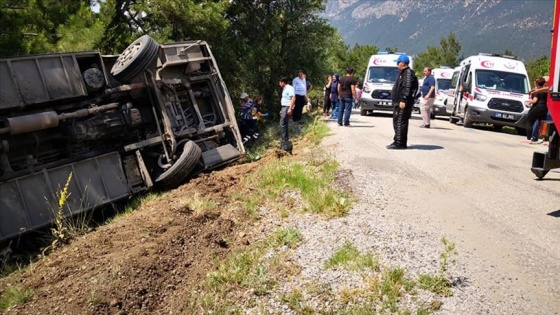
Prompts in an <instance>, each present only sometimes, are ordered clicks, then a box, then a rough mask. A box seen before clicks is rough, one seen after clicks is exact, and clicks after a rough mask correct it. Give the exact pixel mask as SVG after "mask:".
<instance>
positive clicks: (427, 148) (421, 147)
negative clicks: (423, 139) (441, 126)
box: [408, 144, 443, 151]
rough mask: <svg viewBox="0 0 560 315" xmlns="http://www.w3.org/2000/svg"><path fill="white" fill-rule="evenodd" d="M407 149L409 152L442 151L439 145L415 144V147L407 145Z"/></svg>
mask: <svg viewBox="0 0 560 315" xmlns="http://www.w3.org/2000/svg"><path fill="white" fill-rule="evenodd" d="M408 149H409V150H424V151H431V150H441V149H443V147H442V146H439V145H429V144H415V145H409V146H408Z"/></svg>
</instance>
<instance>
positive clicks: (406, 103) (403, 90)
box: [387, 54, 418, 150]
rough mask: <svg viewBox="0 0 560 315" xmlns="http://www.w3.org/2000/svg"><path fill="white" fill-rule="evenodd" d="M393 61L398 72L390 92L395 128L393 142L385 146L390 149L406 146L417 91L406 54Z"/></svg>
mask: <svg viewBox="0 0 560 315" xmlns="http://www.w3.org/2000/svg"><path fill="white" fill-rule="evenodd" d="M395 61H396V62H397V67H398V68H399V69H400V73H399V76H398V78H397V81H396V82H395V85H394V86H393V91H392V92H391V100H392V102H393V108H394V109H393V129H394V130H395V136H394V138H393V143H391V144H390V145H388V146H387V149H391V150H394V149H397V150H399V149H406V148H407V141H408V120H409V119H410V116H411V115H412V109H413V106H414V97H415V96H416V94H417V93H418V79H417V78H416V75H415V74H414V71H412V69H410V67H409V66H408V64H409V63H410V59H409V58H408V56H407V55H405V54H402V55H399V57H398V58H397V60H395Z"/></svg>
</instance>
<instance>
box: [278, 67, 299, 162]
mask: <svg viewBox="0 0 560 315" xmlns="http://www.w3.org/2000/svg"><path fill="white" fill-rule="evenodd" d="M288 81H289V79H288V78H287V77H284V78H282V79H280V81H278V85H279V86H280V87H281V88H282V94H281V98H280V105H281V110H280V137H281V139H280V147H281V148H282V149H284V150H285V151H288V152H291V143H290V137H289V134H288V121H289V118H290V116H292V113H293V110H294V106H295V103H296V95H295V91H294V88H293V87H292V86H291V85H289V84H288Z"/></svg>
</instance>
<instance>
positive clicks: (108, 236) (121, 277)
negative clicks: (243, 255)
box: [0, 163, 258, 314]
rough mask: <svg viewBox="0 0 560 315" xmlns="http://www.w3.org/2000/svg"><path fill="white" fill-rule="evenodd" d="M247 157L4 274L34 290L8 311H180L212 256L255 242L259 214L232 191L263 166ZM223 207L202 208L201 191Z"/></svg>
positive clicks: (2, 283) (2, 286)
mask: <svg viewBox="0 0 560 315" xmlns="http://www.w3.org/2000/svg"><path fill="white" fill-rule="evenodd" d="M255 164H258V163H251V164H242V165H237V166H232V167H228V168H226V169H224V170H221V171H215V172H212V173H211V174H202V175H199V176H198V177H197V178H195V179H193V180H191V181H190V182H189V183H187V184H185V185H183V186H181V187H179V188H177V189H175V190H173V191H170V192H169V193H167V194H165V195H164V196H162V197H161V198H158V199H157V200H153V201H150V202H147V203H145V204H144V205H142V206H141V207H140V208H139V209H137V210H135V211H134V212H133V213H132V214H130V215H128V216H126V217H123V218H120V219H118V220H116V221H115V222H114V223H111V224H108V225H105V226H103V227H101V228H99V229H97V230H96V231H94V232H91V233H88V234H87V235H85V236H83V237H80V238H78V239H76V240H74V241H73V242H72V243H71V244H70V245H68V246H65V247H63V248H61V249H58V250H55V251H54V252H53V253H51V254H50V255H49V256H47V257H44V258H42V259H40V260H39V261H37V262H35V263H33V264H32V265H31V266H30V267H28V268H27V269H26V270H25V271H24V272H22V273H18V274H12V275H10V276H8V277H6V278H4V279H0V293H1V292H3V291H4V290H6V288H7V287H8V286H15V287H19V288H24V289H27V290H32V292H33V294H32V296H31V298H30V299H29V300H28V301H27V302H26V303H24V304H21V305H18V306H15V307H13V308H11V309H8V310H7V311H6V313H7V314H50V313H55V314H116V313H122V314H156V313H170V312H172V311H175V312H180V309H181V307H182V306H183V305H184V304H185V303H186V301H187V300H188V296H189V295H190V294H191V289H192V288H193V287H194V286H195V285H196V284H197V283H198V282H199V281H200V280H202V279H203V278H204V277H205V276H206V274H207V272H208V271H209V269H210V268H211V265H212V262H213V261H215V260H216V259H217V260H219V259H221V258H223V257H224V256H225V255H227V254H228V253H229V252H230V251H231V250H232V249H234V248H235V247H237V246H246V245H248V244H250V243H251V241H252V240H251V238H252V234H251V231H250V226H251V223H252V220H253V219H251V218H250V217H248V216H247V215H246V213H245V211H244V209H240V208H239V207H236V206H235V205H231V204H230V201H229V197H230V196H231V195H232V194H233V193H242V192H241V191H239V187H241V186H240V185H239V183H240V182H241V181H243V180H244V179H245V178H246V175H247V174H248V173H249V172H251V170H252V169H254V168H255V167H256V165H255ZM196 192H198V193H200V195H201V196H205V197H208V198H211V199H212V200H213V201H215V202H217V203H218V205H219V208H220V211H219V212H214V213H205V214H202V215H196V214H194V213H193V212H192V209H189V207H188V205H186V203H185V202H184V197H185V196H191V195H192V194H194V193H196Z"/></svg>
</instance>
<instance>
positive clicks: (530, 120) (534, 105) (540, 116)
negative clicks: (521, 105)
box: [527, 77, 548, 143]
mask: <svg viewBox="0 0 560 315" xmlns="http://www.w3.org/2000/svg"><path fill="white" fill-rule="evenodd" d="M544 84H545V79H544V78H542V77H540V78H538V79H537V80H535V85H536V86H537V89H541V88H542V87H544ZM546 98H547V92H546V91H544V92H537V93H533V94H532V96H531V100H530V101H528V102H527V103H528V104H527V106H528V107H530V108H531V109H530V110H529V112H528V113H527V142H528V143H537V141H538V140H539V139H538V138H537V136H535V135H534V134H533V124H534V123H535V122H536V121H541V120H545V119H546V115H547V114H548V108H547V107H546Z"/></svg>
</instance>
